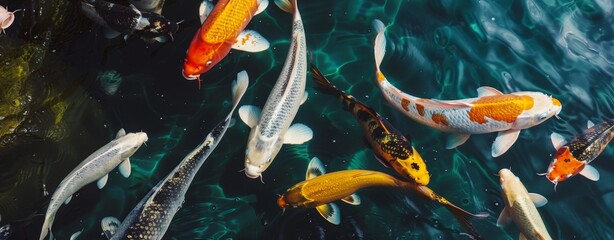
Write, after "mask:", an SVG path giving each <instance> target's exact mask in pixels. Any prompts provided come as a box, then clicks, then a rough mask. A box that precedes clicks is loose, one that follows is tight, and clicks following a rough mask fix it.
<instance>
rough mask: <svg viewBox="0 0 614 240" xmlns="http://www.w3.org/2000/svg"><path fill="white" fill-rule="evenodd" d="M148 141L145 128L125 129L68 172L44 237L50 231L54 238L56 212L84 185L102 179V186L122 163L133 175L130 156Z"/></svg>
mask: <svg viewBox="0 0 614 240" xmlns="http://www.w3.org/2000/svg"><path fill="white" fill-rule="evenodd" d="M145 141H147V134H145V133H144V132H138V133H129V134H126V131H124V129H121V130H119V131H118V132H117V137H116V138H115V139H113V140H112V141H111V142H109V143H107V144H106V145H104V146H102V147H101V148H100V149H98V150H97V151H96V152H94V153H92V154H91V155H89V156H88V157H87V158H85V160H83V161H82V162H81V163H80V164H79V165H78V166H77V167H76V168H75V169H73V170H72V171H71V172H70V173H69V174H68V176H66V177H65V178H64V180H62V182H60V184H59V185H58V187H57V188H56V190H55V192H54V193H53V195H52V196H51V200H50V201H49V206H48V207H47V213H46V214H45V221H44V223H43V228H42V230H41V235H40V240H43V239H44V238H45V237H46V236H47V233H49V239H53V234H52V233H51V227H52V225H53V220H54V219H55V214H56V212H57V211H58V209H59V208H60V206H61V205H62V203H66V204H68V202H70V199H71V198H72V195H73V194H74V193H76V192H77V191H79V189H81V188H82V187H83V186H85V185H87V184H89V183H91V182H94V181H96V180H98V182H97V186H98V188H99V189H102V188H103V187H104V185H106V183H107V179H108V177H109V172H111V170H113V169H114V168H115V167H117V166H118V165H119V172H120V173H121V174H122V176H124V177H129V176H130V172H131V169H130V168H131V167H130V159H129V157H130V156H132V154H134V153H135V152H136V151H137V150H138V149H139V147H141V145H142V144H143V143H144V142H145Z"/></svg>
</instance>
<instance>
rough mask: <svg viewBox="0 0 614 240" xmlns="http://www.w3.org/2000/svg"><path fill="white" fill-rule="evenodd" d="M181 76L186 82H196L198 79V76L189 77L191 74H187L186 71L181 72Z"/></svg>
mask: <svg viewBox="0 0 614 240" xmlns="http://www.w3.org/2000/svg"><path fill="white" fill-rule="evenodd" d="M181 75H183V78H185V79H186V80H196V79H198V75H189V74H187V75H186V74H185V71H181Z"/></svg>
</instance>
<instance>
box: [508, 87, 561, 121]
mask: <svg viewBox="0 0 614 240" xmlns="http://www.w3.org/2000/svg"><path fill="white" fill-rule="evenodd" d="M518 94H520V95H524V96H529V97H531V98H532V99H533V105H532V106H531V108H529V109H528V110H526V111H524V112H523V113H522V114H521V116H518V119H517V120H516V126H515V127H516V129H524V128H529V127H532V126H535V125H538V124H540V123H542V122H544V121H546V120H548V119H549V118H551V117H555V116H556V117H558V115H559V113H560V112H561V109H562V105H561V102H560V101H559V100H558V99H556V98H553V97H552V96H548V95H546V94H543V93H540V92H521V93H518Z"/></svg>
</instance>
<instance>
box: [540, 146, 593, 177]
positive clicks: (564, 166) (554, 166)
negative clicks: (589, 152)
mask: <svg viewBox="0 0 614 240" xmlns="http://www.w3.org/2000/svg"><path fill="white" fill-rule="evenodd" d="M585 165H586V162H585V161H580V160H578V159H576V157H574V155H573V154H572V153H571V151H570V149H569V147H568V146H563V147H561V148H559V149H558V150H557V151H556V153H555V154H554V158H553V159H552V162H550V165H549V166H548V171H547V172H546V178H548V181H550V182H552V183H554V184H558V183H559V182H562V181H565V180H567V179H568V178H570V177H573V176H574V175H576V174H578V173H580V171H582V169H584V166H585Z"/></svg>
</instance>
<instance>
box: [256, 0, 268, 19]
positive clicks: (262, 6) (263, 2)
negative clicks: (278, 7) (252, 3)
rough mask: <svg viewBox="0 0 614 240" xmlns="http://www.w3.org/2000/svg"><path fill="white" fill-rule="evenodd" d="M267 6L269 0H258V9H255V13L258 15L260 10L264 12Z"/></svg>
mask: <svg viewBox="0 0 614 240" xmlns="http://www.w3.org/2000/svg"><path fill="white" fill-rule="evenodd" d="M268 6H269V0H260V1H258V10H256V14H255V15H258V14H260V13H261V12H264V10H265V9H266V8H267V7H268Z"/></svg>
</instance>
